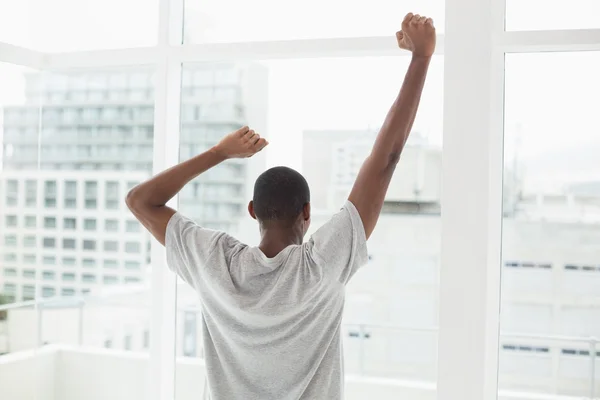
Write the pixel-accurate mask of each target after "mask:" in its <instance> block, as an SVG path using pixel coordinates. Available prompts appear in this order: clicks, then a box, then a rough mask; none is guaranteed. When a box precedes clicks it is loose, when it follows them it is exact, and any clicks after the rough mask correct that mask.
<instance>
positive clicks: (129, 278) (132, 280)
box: [125, 276, 141, 283]
mask: <svg viewBox="0 0 600 400" xmlns="http://www.w3.org/2000/svg"><path fill="white" fill-rule="evenodd" d="M137 282H141V279H140V278H138V277H135V276H126V277H125V283H137Z"/></svg>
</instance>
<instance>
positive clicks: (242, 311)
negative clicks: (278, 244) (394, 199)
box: [166, 201, 368, 400]
mask: <svg viewBox="0 0 600 400" xmlns="http://www.w3.org/2000/svg"><path fill="white" fill-rule="evenodd" d="M166 247H167V261H168V264H169V266H170V268H171V269H172V270H173V271H174V272H175V273H177V275H179V276H180V277H181V278H182V279H183V280H185V281H186V282H187V283H188V284H190V285H191V286H192V287H193V288H194V289H195V290H196V291H197V293H198V295H199V296H200V303H201V307H202V336H203V345H204V356H205V361H206V384H205V393H204V398H205V399H210V400H237V399H244V400H254V399H256V400H299V399H311V400H312V399H327V400H336V399H343V397H344V396H343V393H344V362H343V353H342V337H341V333H340V331H341V322H342V311H343V309H344V288H345V284H346V283H347V282H348V280H349V279H350V278H351V277H352V275H354V273H355V272H356V270H357V269H358V268H359V267H360V266H362V265H364V264H366V263H367V260H368V255H367V246H366V237H365V231H364V227H363V225H362V221H361V219H360V216H359V214H358V211H357V210H356V207H354V205H353V204H352V203H351V202H349V201H348V202H346V204H345V205H344V207H343V208H342V209H341V211H340V212H338V213H337V214H335V215H334V216H333V217H332V218H331V220H330V221H328V222H327V223H326V224H325V225H323V226H322V227H321V228H320V229H319V230H318V231H316V232H315V233H314V234H313V235H312V237H311V238H310V240H309V241H308V242H306V243H304V244H302V245H292V246H288V247H287V248H285V249H284V250H283V251H281V252H280V253H279V254H277V256H275V257H273V258H267V257H266V256H265V255H264V254H263V253H262V251H261V250H260V249H258V248H257V247H249V246H247V245H245V244H243V243H240V242H239V241H238V240H236V239H234V238H233V237H231V236H229V235H227V234H226V233H223V232H217V231H213V230H209V229H204V228H201V227H199V226H198V225H196V224H195V223H194V222H192V221H191V220H189V219H187V218H185V217H183V216H182V215H181V214H179V213H176V214H175V215H173V217H172V218H171V220H170V221H169V224H168V226H167V234H166Z"/></svg>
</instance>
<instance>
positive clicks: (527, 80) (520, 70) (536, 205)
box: [499, 52, 600, 398]
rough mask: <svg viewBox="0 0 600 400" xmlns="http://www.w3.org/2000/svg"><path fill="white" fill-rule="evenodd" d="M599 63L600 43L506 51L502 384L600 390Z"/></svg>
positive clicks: (588, 393) (580, 394) (577, 394)
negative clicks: (569, 49)
mask: <svg viewBox="0 0 600 400" xmlns="http://www.w3.org/2000/svg"><path fill="white" fill-rule="evenodd" d="M599 69H600V52H582V53H536V54H510V55H507V57H506V110H505V113H506V114H505V134H504V141H505V154H504V158H505V166H504V224H503V225H504V226H503V242H502V259H503V270H502V310H501V332H502V334H501V339H500V344H501V347H500V375H499V376H500V389H501V390H513V391H517V390H518V391H526V392H535V393H537V394H536V396H537V397H539V398H550V397H552V396H554V395H557V394H558V395H565V396H566V395H569V396H574V398H594V397H597V396H598V394H599V393H600V379H599V377H600V376H599V375H598V371H599V367H600V361H599V360H600V358H599V357H596V361H595V363H596V374H595V376H594V373H593V368H594V367H593V364H592V361H593V359H592V358H591V357H592V356H593V354H594V350H593V348H594V344H593V343H594V342H593V341H592V340H591V339H590V338H591V337H598V336H600V305H599V304H598V293H600V259H599V258H598V255H599V254H600V175H599V174H598V171H599V170H600V169H599V167H600V164H599V162H598V154H600V139H599V137H598V132H600V119H599V118H598V102H597V101H593V100H590V99H594V98H596V97H597V95H598V94H597V89H598V88H599V87H600V77H599V76H598V70H599ZM550 93H551V95H550ZM564 99H568V101H564ZM596 351H597V350H596ZM594 382H595V383H594ZM592 387H595V393H596V396H593V395H592V394H593V392H592ZM532 398H533V397H532Z"/></svg>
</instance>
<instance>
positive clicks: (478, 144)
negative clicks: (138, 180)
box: [0, 0, 600, 400]
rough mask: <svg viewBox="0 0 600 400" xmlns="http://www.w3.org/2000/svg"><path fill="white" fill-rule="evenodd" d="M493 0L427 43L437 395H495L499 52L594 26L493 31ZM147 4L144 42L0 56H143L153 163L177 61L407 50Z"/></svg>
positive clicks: (154, 352)
mask: <svg viewBox="0 0 600 400" xmlns="http://www.w3.org/2000/svg"><path fill="white" fill-rule="evenodd" d="M215 1H217V0H215ZM363 1H366V0H363ZM505 1H506V0H446V21H445V25H446V32H445V34H443V35H439V37H438V43H439V44H438V49H437V51H436V53H437V54H440V55H441V54H445V57H444V70H445V80H444V98H445V105H444V140H443V152H444V157H443V197H442V209H443V213H442V252H441V271H440V293H439V299H440V311H439V349H438V384H437V398H438V399H439V400H456V399H462V400H481V399H495V398H497V374H498V332H499V306H500V270H501V268H500V265H501V264H500V256H501V254H500V253H501V222H502V221H501V215H502V213H501V211H502V210H501V208H502V203H501V201H502V173H503V160H502V158H503V135H504V132H503V118H504V117H503V115H504V56H505V54H506V53H528V52H541V51H590V50H595V51H600V29H585V30H555V31H534V32H505V31H504V10H505ZM565 4H566V3H565ZM159 8H160V10H159V11H160V13H159V15H160V20H159V32H158V41H157V45H156V46H154V47H149V48H133V49H118V50H100V51H86V52H72V53H62V54H61V53H59V54H51V53H41V52H37V51H33V50H29V49H26V48H22V47H18V46H13V45H10V44H5V43H0V62H6V63H11V64H16V65H21V66H25V67H30V68H34V69H36V70H40V71H64V70H69V69H80V68H102V67H130V66H142V65H144V66H152V67H154V69H155V71H156V76H157V79H156V88H155V92H156V98H155V117H154V123H155V128H154V131H155V135H154V157H153V161H154V171H155V172H158V171H160V170H163V169H164V168H166V167H168V166H171V165H173V164H175V163H176V162H177V161H178V149H179V135H178V133H179V118H180V116H179V114H180V80H181V68H182V63H193V62H209V61H225V60H267V59H285V58H290V59H297V58H318V57H361V56H389V55H396V56H403V55H404V56H408V54H406V53H401V52H398V51H397V49H396V48H395V42H394V37H393V35H390V36H389V37H355V38H341V39H313V40H291V41H290V40H287V41H272V42H256V43H230V44H186V45H181V41H182V32H183V29H182V28H183V0H159ZM416 11H418V10H416ZM399 17H401V16H399ZM573 17H574V18H576V16H573ZM391 33H392V32H391ZM455 99H460V102H459V101H455ZM485 132H487V134H485ZM466 144H468V145H466ZM175 202H176V200H174V201H173V203H175ZM465 210H469V211H468V212H466V211H465ZM151 254H152V259H153V260H154V262H153V265H154V266H155V267H154V268H153V269H152V302H151V315H152V322H151V335H150V339H151V345H150V367H149V374H148V384H147V392H146V397H145V398H146V399H151V400H172V399H174V397H175V348H176V346H175V334H176V332H175V326H176V325H175V322H176V321H175V318H176V304H175V303H176V280H175V277H174V276H173V274H171V273H170V272H169V271H168V269H167V268H166V265H165V264H166V263H165V252H164V249H163V248H162V246H159V245H158V244H157V243H156V242H153V244H152V253H151Z"/></svg>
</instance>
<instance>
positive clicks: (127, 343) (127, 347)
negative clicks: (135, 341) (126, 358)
mask: <svg viewBox="0 0 600 400" xmlns="http://www.w3.org/2000/svg"><path fill="white" fill-rule="evenodd" d="M123 342H124V344H123V347H124V348H125V350H131V335H127V336H125V340H124V341H123Z"/></svg>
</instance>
